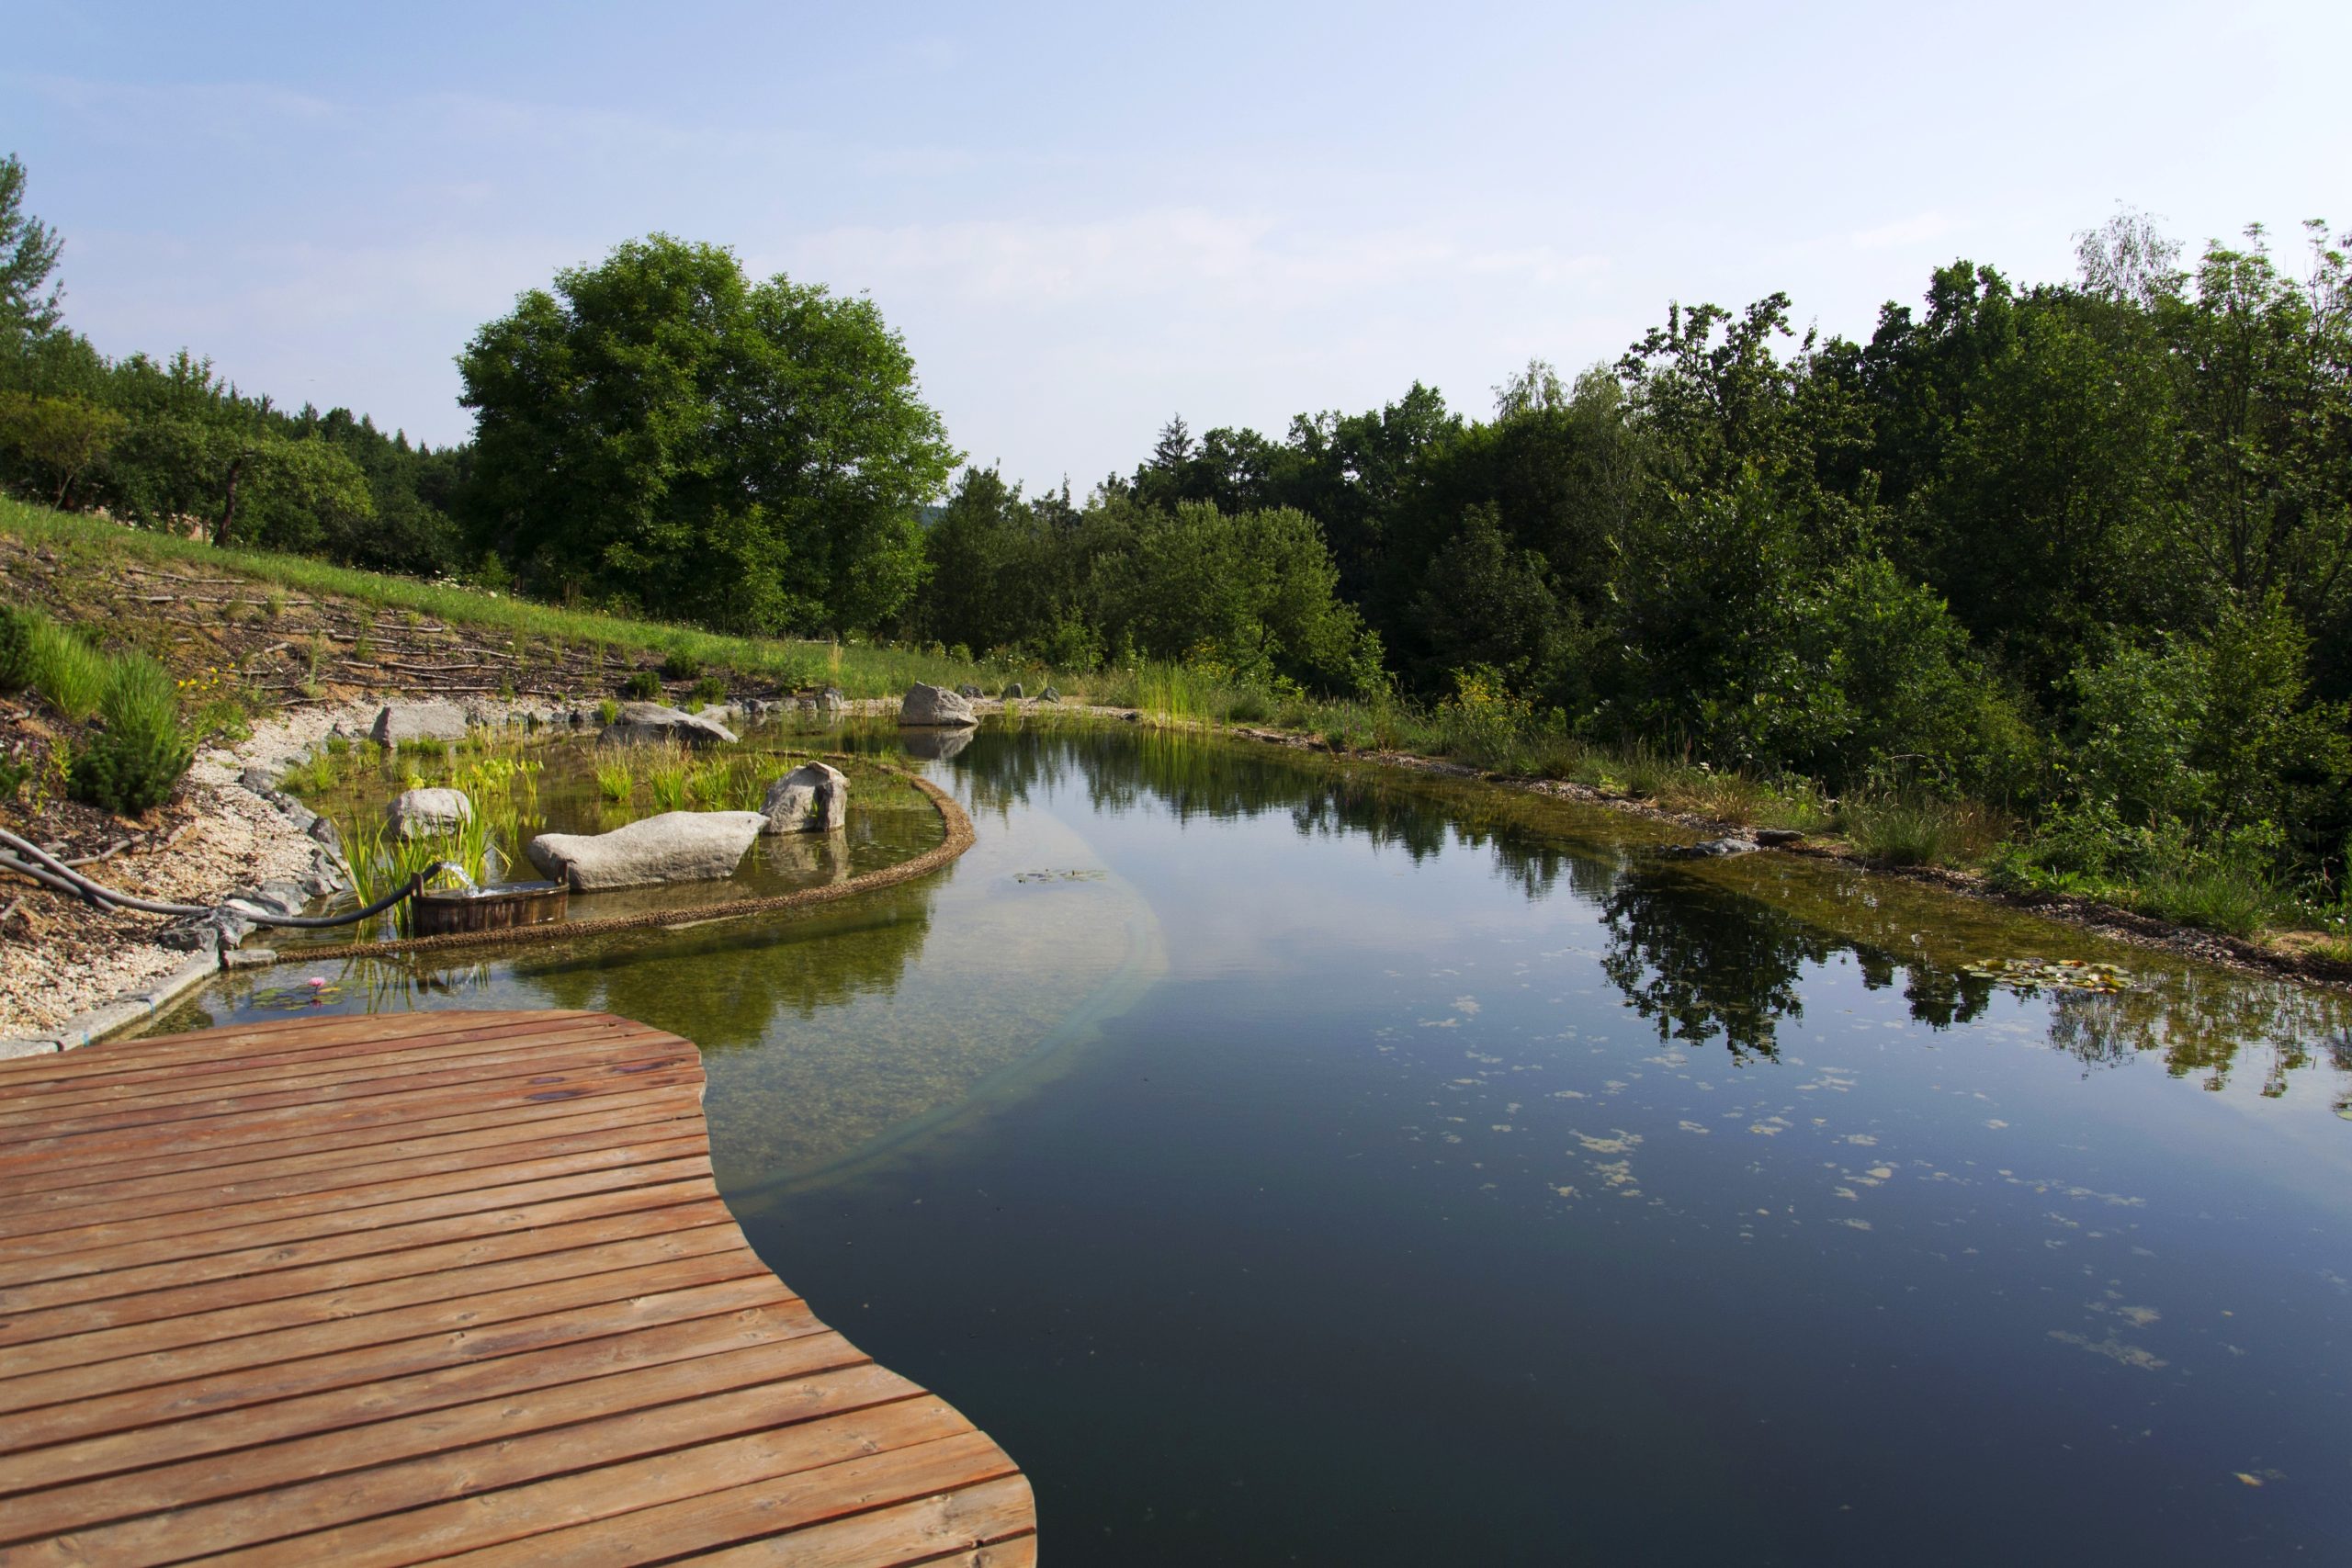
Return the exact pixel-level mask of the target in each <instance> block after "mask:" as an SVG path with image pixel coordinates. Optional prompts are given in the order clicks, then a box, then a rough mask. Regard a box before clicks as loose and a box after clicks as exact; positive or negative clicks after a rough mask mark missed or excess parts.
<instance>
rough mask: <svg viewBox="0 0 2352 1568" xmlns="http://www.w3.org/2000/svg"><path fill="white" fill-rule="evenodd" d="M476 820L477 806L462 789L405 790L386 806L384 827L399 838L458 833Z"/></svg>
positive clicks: (420, 837) (419, 837)
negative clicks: (475, 810)
mask: <svg viewBox="0 0 2352 1568" xmlns="http://www.w3.org/2000/svg"><path fill="white" fill-rule="evenodd" d="M473 819H474V803H473V802H472V801H470V800H469V799H467V798H466V792H465V791H464V790H461V789H412V790H403V791H401V794H400V795H396V796H394V797H393V800H392V803H391V804H390V806H387V807H384V827H385V828H386V829H387V830H389V831H390V833H391V835H392V837H393V838H395V839H423V838H427V837H431V836H433V835H436V834H442V833H454V832H456V831H457V830H458V829H460V828H462V827H464V826H465V825H466V824H467V823H469V822H470V821H472V820H473Z"/></svg>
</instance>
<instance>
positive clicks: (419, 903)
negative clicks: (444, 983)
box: [416, 882, 571, 936]
mask: <svg viewBox="0 0 2352 1568" xmlns="http://www.w3.org/2000/svg"><path fill="white" fill-rule="evenodd" d="M570 902H571V888H570V887H568V886H565V885H564V884H562V883H560V882H513V883H507V884H505V885H503V886H499V885H495V884H493V885H492V886H488V887H485V888H483V889H482V890H481V891H480V892H479V893H420V894H418V895H417V896H416V934H417V935H419V936H441V935H444V934H446V933H447V932H449V931H506V930H508V929H510V928H512V927H515V926H542V925H546V924H547V923H548V922H549V921H551V920H560V919H563V912H564V908H565V907H566V906H567V905H568V904H569V903H570Z"/></svg>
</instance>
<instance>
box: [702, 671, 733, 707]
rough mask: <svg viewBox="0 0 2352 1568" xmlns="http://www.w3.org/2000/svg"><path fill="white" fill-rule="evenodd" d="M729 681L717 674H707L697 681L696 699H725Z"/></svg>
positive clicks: (714, 700)
mask: <svg viewBox="0 0 2352 1568" xmlns="http://www.w3.org/2000/svg"><path fill="white" fill-rule="evenodd" d="M726 695H727V682H725V681H723V680H721V679H720V678H719V677H718V676H717V675H706V676H704V677H703V678H702V679H701V680H699V681H696V682H695V701H697V702H705V703H715V702H719V701H722V700H724V699H725V697H726Z"/></svg>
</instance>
